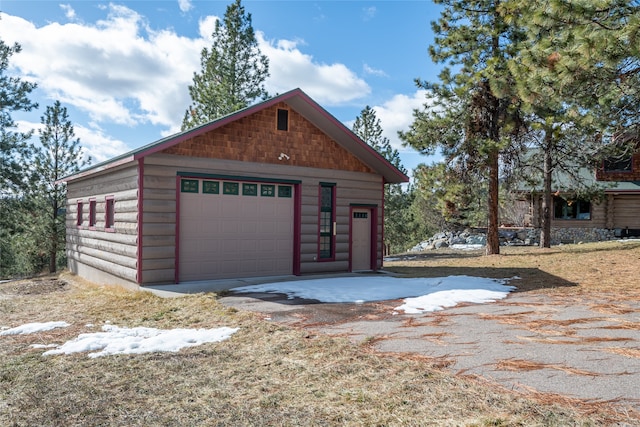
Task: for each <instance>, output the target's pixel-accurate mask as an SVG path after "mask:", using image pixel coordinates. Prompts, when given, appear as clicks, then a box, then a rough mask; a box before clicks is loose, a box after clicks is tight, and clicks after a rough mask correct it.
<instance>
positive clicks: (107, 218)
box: [104, 196, 116, 229]
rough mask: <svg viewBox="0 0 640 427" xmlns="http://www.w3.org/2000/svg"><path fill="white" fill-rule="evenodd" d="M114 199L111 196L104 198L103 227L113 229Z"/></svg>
mask: <svg viewBox="0 0 640 427" xmlns="http://www.w3.org/2000/svg"><path fill="white" fill-rule="evenodd" d="M115 205H116V203H115V199H114V198H113V196H110V197H107V198H106V199H105V210H104V228H106V229H113V228H114V225H115Z"/></svg>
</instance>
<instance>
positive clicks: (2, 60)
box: [0, 40, 38, 197]
mask: <svg viewBox="0 0 640 427" xmlns="http://www.w3.org/2000/svg"><path fill="white" fill-rule="evenodd" d="M20 51H21V47H20V45H19V44H17V43H16V44H14V45H13V46H9V45H7V44H6V43H5V42H4V41H2V40H0V189H1V191H2V194H0V197H5V196H7V194H10V193H11V192H13V191H15V190H16V189H18V188H19V187H20V186H21V185H23V182H24V179H23V169H24V164H25V163H24V156H25V155H26V154H27V152H28V150H27V142H26V141H27V140H28V139H29V138H30V137H31V135H32V132H27V133H21V132H16V131H15V130H12V129H14V128H16V124H15V122H14V121H13V119H12V117H11V113H12V112H15V111H31V110H32V109H33V108H37V107H38V105H37V104H36V103H33V102H31V100H29V94H30V93H31V91H32V90H33V89H35V87H36V85H35V84H33V83H29V82H25V81H22V80H21V79H20V78H18V77H12V76H8V75H7V74H6V73H7V69H8V68H9V60H10V59H11V56H13V55H14V54H17V53H20Z"/></svg>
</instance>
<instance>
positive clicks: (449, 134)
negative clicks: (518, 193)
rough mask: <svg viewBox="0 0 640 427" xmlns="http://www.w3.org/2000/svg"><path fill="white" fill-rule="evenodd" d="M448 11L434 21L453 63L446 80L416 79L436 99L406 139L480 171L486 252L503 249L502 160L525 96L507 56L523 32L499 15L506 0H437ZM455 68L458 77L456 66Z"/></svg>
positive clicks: (440, 59)
mask: <svg viewBox="0 0 640 427" xmlns="http://www.w3.org/2000/svg"><path fill="white" fill-rule="evenodd" d="M436 3H439V4H443V5H444V10H443V12H442V14H441V16H440V19H439V20H438V21H437V22H434V23H432V27H433V30H434V33H435V35H436V36H435V41H434V45H432V46H430V50H429V51H430V55H431V58H432V59H433V60H434V61H435V62H437V63H446V64H447V67H445V69H444V70H443V71H442V73H441V74H440V76H439V77H440V82H441V83H440V84H433V83H429V82H424V81H420V80H417V81H416V83H417V85H418V86H419V87H422V88H425V89H427V90H429V91H430V92H431V94H432V98H430V99H429V101H428V102H427V103H426V104H425V108H424V110H423V111H416V112H415V113H414V122H413V124H412V125H411V128H410V129H409V131H408V132H405V133H401V137H402V138H403V139H404V141H405V142H406V143H407V144H408V145H411V146H412V147H414V148H415V149H417V150H418V151H420V152H422V153H425V154H433V153H435V151H436V150H437V149H440V150H441V152H442V154H443V155H444V157H445V161H446V162H447V163H454V162H455V163H457V167H458V168H459V169H461V170H468V171H476V172H478V171H480V172H481V173H480V175H479V176H481V177H482V178H483V181H485V182H486V183H487V184H486V185H487V188H488V193H487V246H486V253H487V254H498V253H500V242H499V236H498V225H499V224H498V207H499V199H498V195H499V191H498V190H499V181H498V178H499V166H500V163H499V159H500V154H501V152H507V151H508V150H506V149H507V148H509V147H510V145H511V144H512V142H513V139H514V137H515V136H517V135H518V134H519V130H520V127H521V122H520V117H519V109H518V100H517V97H514V96H513V94H511V93H509V88H510V87H511V86H512V84H513V78H512V76H511V74H510V73H509V70H508V69H507V61H508V60H509V59H510V58H512V57H513V56H514V55H516V54H517V51H516V47H517V41H518V40H520V38H521V37H522V34H521V32H520V31H519V30H518V29H517V28H514V27H512V26H509V25H508V24H507V23H506V22H505V20H504V19H503V17H502V16H501V14H500V11H501V8H502V6H503V2H502V1H500V0H437V1H436ZM450 67H455V68H454V69H455V74H454V73H453V72H452V68H450Z"/></svg>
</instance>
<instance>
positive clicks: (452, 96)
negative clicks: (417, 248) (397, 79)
mask: <svg viewBox="0 0 640 427" xmlns="http://www.w3.org/2000/svg"><path fill="white" fill-rule="evenodd" d="M435 3H437V4H439V5H441V6H442V13H441V16H440V18H439V19H438V20H437V21H435V22H433V23H432V29H433V31H434V34H435V40H434V42H433V44H432V45H431V46H430V47H429V54H430V56H431V59H432V60H433V61H434V62H436V63H439V64H442V65H443V68H442V72H441V73H440V74H439V76H438V79H437V81H425V80H422V79H420V78H417V79H416V80H415V83H416V86H417V87H418V88H421V89H426V90H427V93H428V98H427V99H426V100H425V104H424V106H423V107H422V108H420V109H417V110H415V111H414V117H413V122H412V124H411V126H410V127H409V129H407V130H406V131H402V132H399V136H400V138H401V140H402V141H403V144H404V145H405V146H410V147H413V148H414V149H416V150H418V151H419V152H421V153H423V154H425V155H431V154H436V153H439V154H441V155H442V157H443V160H442V161H441V162H438V163H434V164H431V165H426V164H421V165H420V166H418V168H416V169H415V170H414V171H413V180H412V183H411V184H410V185H409V186H408V187H407V188H404V187H402V186H400V185H387V186H386V188H385V213H384V218H385V224H384V225H385V242H384V243H385V248H386V251H387V253H391V252H401V251H404V250H406V249H407V248H408V247H410V246H411V245H413V244H414V243H417V242H419V241H420V240H422V239H423V238H424V237H425V236H427V235H428V234H430V233H433V232H435V231H437V230H441V229H443V228H455V227H464V226H486V227H487V249H486V252H487V254H496V253H499V250H500V249H499V240H498V225H499V220H500V207H501V205H502V206H503V207H504V204H503V202H504V201H505V200H508V194H509V189H510V187H509V184H510V183H512V182H517V181H520V182H522V181H526V182H535V181H542V182H543V184H544V185H543V188H544V191H543V193H544V197H543V217H542V238H541V242H540V244H541V246H543V247H548V246H549V245H550V238H549V235H550V221H551V209H552V202H551V197H552V195H551V188H552V179H553V176H554V173H558V171H563V172H566V174H567V175H568V176H570V177H573V179H574V185H573V186H572V188H571V191H573V192H575V195H576V197H579V196H581V195H583V196H585V197H586V195H589V196H592V195H593V194H596V193H597V191H598V189H597V188H593V187H591V186H589V185H587V183H585V182H583V180H581V178H580V176H579V174H577V173H576V171H577V170H578V169H579V168H581V167H591V168H593V167H595V166H596V164H597V163H598V162H600V161H601V160H602V159H603V158H605V157H608V158H611V157H615V156H625V155H628V154H629V152H630V150H633V149H635V148H637V147H636V145H634V141H638V118H639V117H640V111H639V108H640V102H638V101H639V100H638V91H639V90H640V85H639V84H638V83H640V82H639V81H638V79H639V76H640V73H639V71H640V61H639V58H640V55H639V53H638V49H639V46H640V43H638V33H639V31H640V30H639V28H640V13H639V2H638V1H637V0H634V1H628V0H627V1H624V0H592V1H589V2H584V1H578V0H544V1H542V0H527V1H525V0H435ZM212 40H213V41H212V45H211V47H210V48H205V49H203V50H202V52H201V58H200V65H201V70H200V71H199V72H195V73H194V75H193V84H192V85H190V86H189V88H188V90H189V94H190V97H191V101H192V102H191V105H190V106H189V107H188V108H187V109H186V111H185V114H184V117H183V122H182V129H183V130H186V129H189V128H193V127H196V126H199V125H202V124H204V123H207V122H209V121H211V120H214V119H216V118H219V117H221V116H224V115H227V114H230V113H232V112H234V111H237V110H239V109H242V108H245V107H247V106H249V105H251V103H253V102H255V101H256V100H258V99H266V98H268V97H269V96H270V95H269V94H268V93H267V91H266V89H265V87H264V82H265V80H266V78H267V77H268V76H269V61H268V59H267V57H266V56H265V55H263V54H262V53H261V52H260V50H259V48H258V44H257V40H256V38H255V34H254V31H253V27H252V21H251V14H250V13H247V12H246V11H245V9H244V6H243V5H242V4H241V0H235V1H234V2H233V3H232V4H230V5H229V6H228V7H227V9H226V12H225V15H224V17H223V19H222V20H219V21H217V22H216V26H215V28H214V31H213V34H212ZM19 52H20V45H19V44H15V45H13V46H9V45H7V44H6V43H4V42H3V41H2V40H0V138H1V140H0V180H1V181H0V182H1V185H2V188H1V189H0V278H2V277H10V276H19V275H30V274H34V273H38V272H41V271H47V270H48V271H51V272H54V271H56V269H58V268H60V267H62V266H64V265H65V264H66V260H65V257H64V250H63V248H64V236H65V224H64V220H65V218H64V200H65V197H66V189H65V186H64V184H63V183H60V182H59V180H60V178H62V177H64V176H68V175H70V174H73V173H74V172H77V171H79V170H80V169H81V168H82V167H84V166H86V165H87V164H89V162H90V161H91V160H90V159H89V158H88V157H87V156H85V154H84V153H83V150H82V148H81V145H80V140H79V139H78V138H77V137H76V135H75V132H74V128H73V124H72V122H71V121H70V119H69V117H68V113H67V109H66V107H64V106H63V105H62V104H61V103H60V102H59V101H55V102H54V103H53V104H52V105H51V106H47V107H46V109H45V112H44V115H43V116H42V117H41V124H42V127H41V128H40V129H39V130H38V136H39V138H38V140H37V141H34V140H33V136H34V131H30V132H19V131H17V126H16V123H15V122H14V120H13V119H12V113H15V112H17V111H24V112H29V111H32V110H34V109H37V108H38V105H37V104H35V103H33V102H32V101H31V100H30V99H29V96H30V94H31V92H32V91H33V90H34V89H35V88H36V85H35V84H33V83H30V82H27V81H24V80H22V79H21V78H18V77H12V76H8V75H7V70H8V66H9V61H10V59H11V57H12V56H13V55H15V54H18V53H19ZM352 130H353V132H354V133H355V134H356V135H358V136H359V137H360V138H361V139H362V140H363V141H364V142H366V143H367V144H369V145H370V146H372V147H373V148H374V149H376V150H377V151H378V152H379V153H380V154H381V155H382V156H384V157H385V158H386V159H387V160H389V161H390V162H391V163H392V164H393V165H394V166H396V167H397V168H398V169H399V170H401V171H402V172H404V173H406V172H407V171H406V170H405V168H404V167H403V165H402V163H401V161H400V155H399V152H398V150H397V149H396V148H393V147H392V145H391V143H390V141H389V139H388V138H386V137H384V136H383V135H382V134H383V128H382V125H381V122H380V120H379V119H378V118H377V117H376V114H375V110H374V109H373V108H371V107H370V106H366V107H365V108H364V109H363V110H362V111H361V113H360V115H359V116H358V117H356V119H355V122H354V125H353V127H352Z"/></svg>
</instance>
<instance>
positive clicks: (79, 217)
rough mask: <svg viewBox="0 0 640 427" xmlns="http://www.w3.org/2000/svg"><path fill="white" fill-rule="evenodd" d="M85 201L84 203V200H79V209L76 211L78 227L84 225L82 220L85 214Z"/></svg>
mask: <svg viewBox="0 0 640 427" xmlns="http://www.w3.org/2000/svg"><path fill="white" fill-rule="evenodd" d="M83 210H84V203H82V200H78V210H77V212H76V215H77V217H76V224H77V225H78V227H80V226H81V225H82V221H83V220H84V219H83V215H84V212H83Z"/></svg>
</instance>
